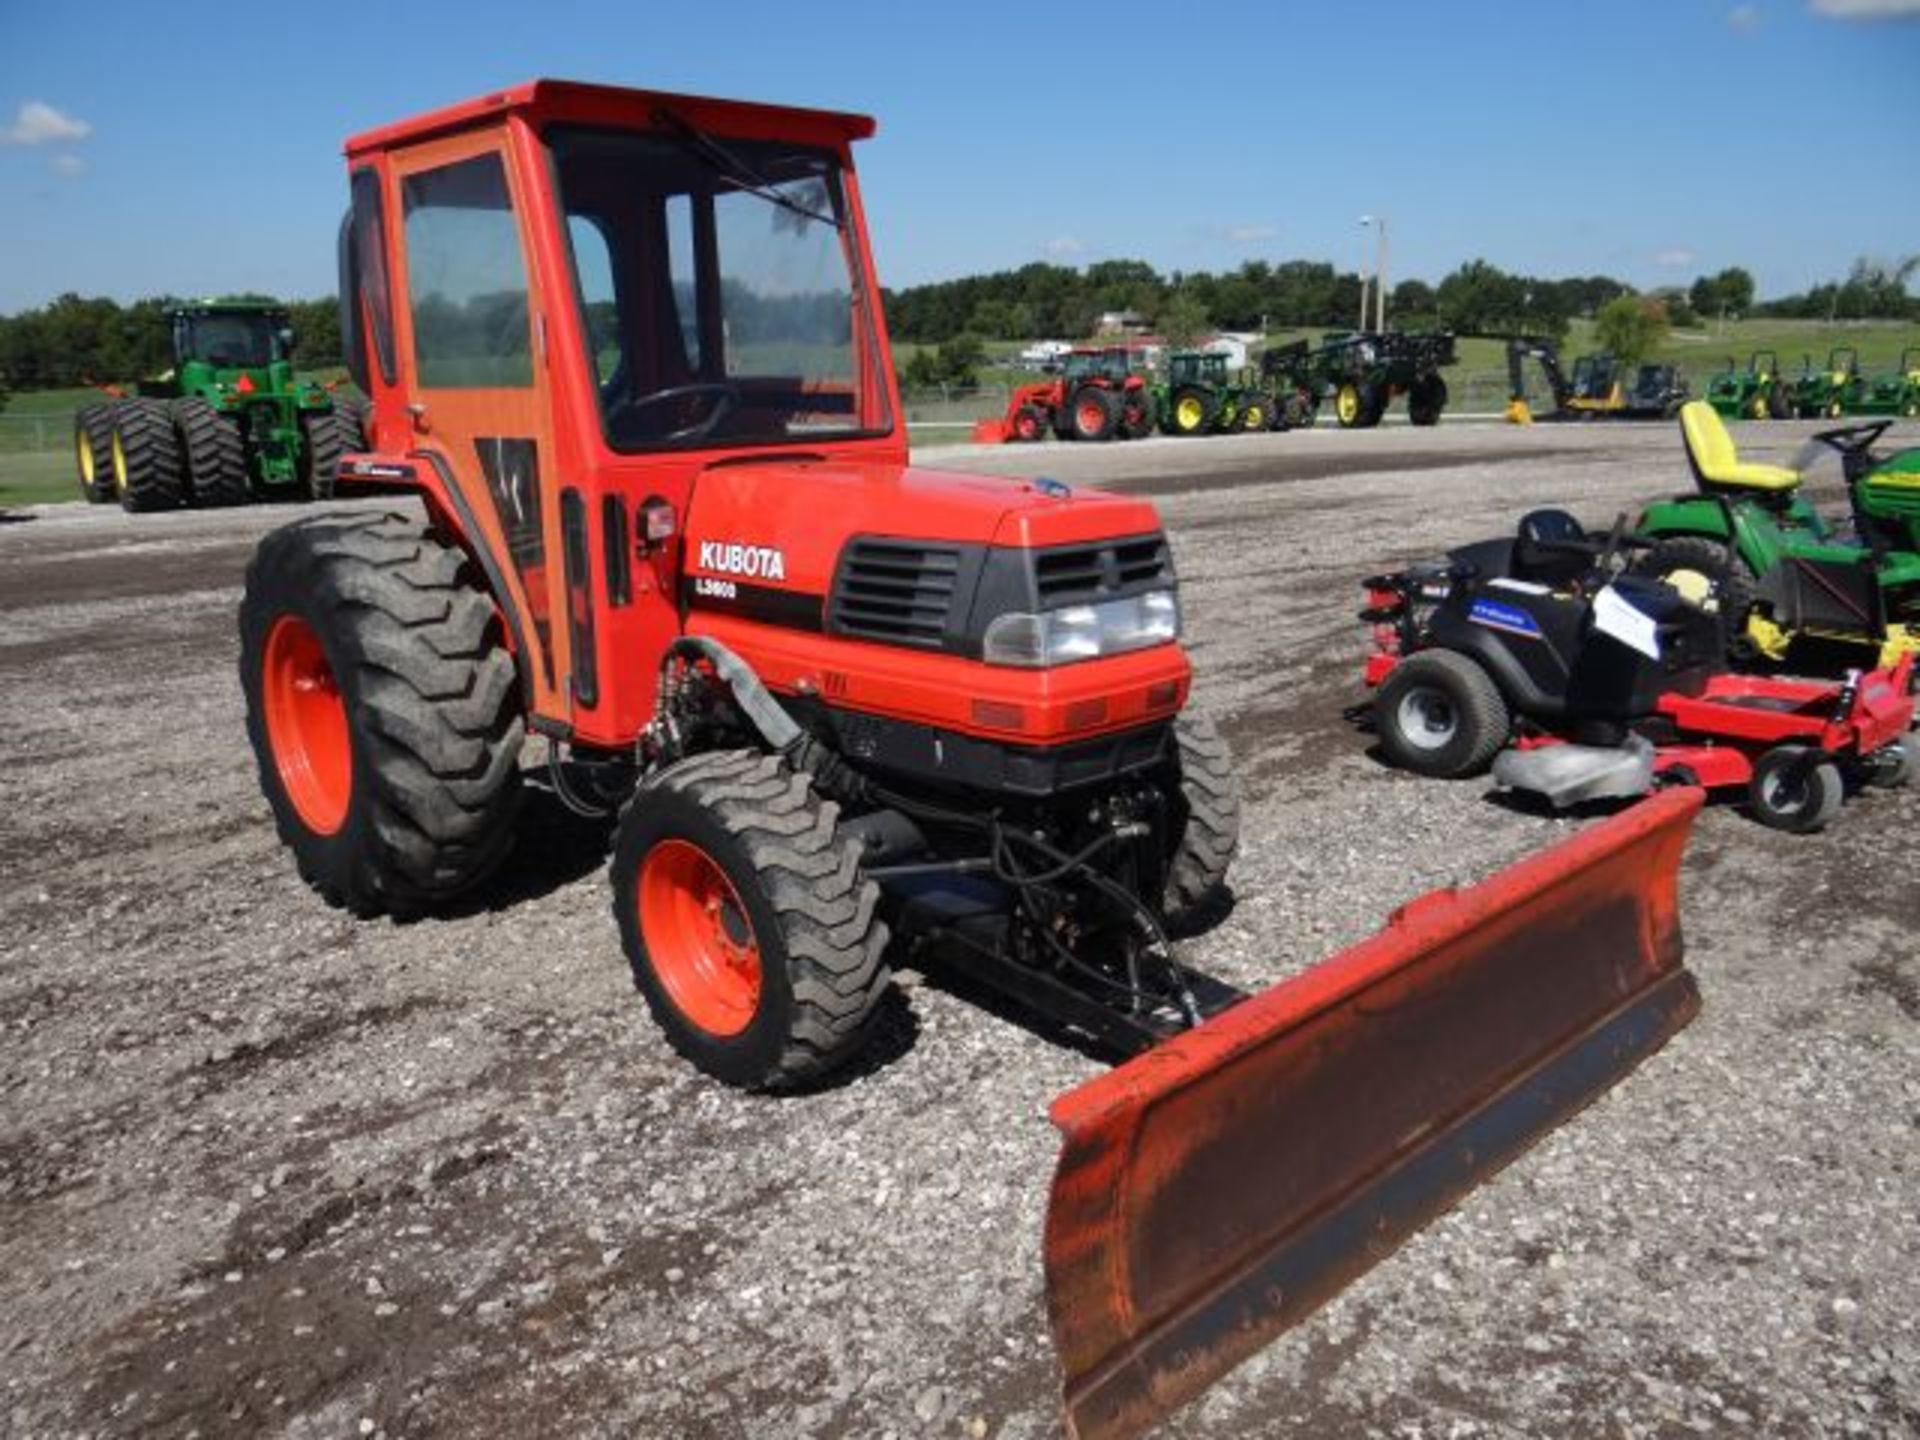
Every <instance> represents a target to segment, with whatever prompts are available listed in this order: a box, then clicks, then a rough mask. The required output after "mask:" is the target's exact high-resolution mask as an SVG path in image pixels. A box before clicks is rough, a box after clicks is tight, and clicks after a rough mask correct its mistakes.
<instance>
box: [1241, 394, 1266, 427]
mask: <svg viewBox="0 0 1920 1440" xmlns="http://www.w3.org/2000/svg"><path fill="white" fill-rule="evenodd" d="M1272 425H1273V411H1272V408H1271V407H1270V406H1269V404H1268V402H1267V399H1266V397H1265V396H1264V395H1254V396H1250V397H1249V398H1248V399H1247V401H1246V403H1244V404H1243V405H1242V406H1241V407H1240V428H1241V429H1242V430H1268V429H1271V428H1272Z"/></svg>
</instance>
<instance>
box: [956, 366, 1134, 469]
mask: <svg viewBox="0 0 1920 1440" xmlns="http://www.w3.org/2000/svg"><path fill="white" fill-rule="evenodd" d="M1135 353H1136V352H1134V351H1132V350H1129V349H1127V348H1126V347H1125V346H1120V345H1111V346H1108V347H1106V348H1104V349H1100V350H1091V349H1088V350H1074V351H1071V352H1069V353H1068V355H1067V356H1066V358H1065V360H1064V362H1063V363H1062V365H1061V370H1060V374H1059V375H1057V376H1055V377H1054V378H1053V379H1052V380H1042V381H1039V382H1037V383H1035V384H1032V385H1022V386H1020V387H1018V388H1017V389H1015V390H1014V392H1013V394H1012V395H1010V396H1009V397H1008V399H1007V412H1006V414H1005V415H1004V416H1003V417H1002V418H1001V419H999V420H982V421H980V422H979V424H977V425H975V426H974V427H973V438H974V439H975V440H976V441H978V442H980V443H982V444H988V445H995V444H999V443H1001V442H1002V441H1007V440H1019V441H1034V440H1043V439H1045V438H1046V436H1047V434H1048V432H1049V431H1051V432H1052V433H1053V434H1054V435H1056V436H1058V437H1059V438H1060V439H1062V440H1112V439H1115V438H1118V439H1121V440H1137V439H1139V438H1140V437H1141V436H1143V435H1149V434H1151V433H1153V423H1154V415H1155V411H1154V397H1153V392H1152V390H1151V388H1150V387H1149V385H1148V382H1147V379H1146V377H1145V376H1144V375H1142V374H1141V373H1140V372H1139V371H1138V370H1136V369H1135V368H1134V358H1135Z"/></svg>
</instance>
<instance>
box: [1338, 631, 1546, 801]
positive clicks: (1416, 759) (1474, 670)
mask: <svg viewBox="0 0 1920 1440" xmlns="http://www.w3.org/2000/svg"><path fill="white" fill-rule="evenodd" d="M1373 708H1374V714H1375V716H1376V717H1377V718H1378V721H1379V726H1380V748H1381V749H1382V750H1384V751H1386V753H1387V758H1388V759H1390V760H1392V761H1393V762H1394V764H1396V765H1398V766H1400V767H1401V768H1403V769H1406V770H1411V771H1413V773H1414V774H1416V775H1426V776H1429V777H1431V778H1433V779H1436V780H1458V779H1462V778H1464V777H1466V776H1469V775H1478V774H1479V773H1480V772H1481V771H1483V770H1485V769H1486V768H1487V766H1488V765H1489V764H1490V763H1492V761H1493V757H1494V756H1495V755H1498V754H1499V753H1500V751H1501V750H1502V749H1504V748H1505V747H1506V743H1507V740H1508V738H1509V737H1510V736H1511V734H1512V732H1513V719H1512V716H1511V715H1510V714H1509V712H1508V710H1507V702H1506V700H1505V698H1504V697H1503V696H1502V695H1501V694H1500V691H1499V689H1498V687H1496V686H1495V685H1494V683H1493V677H1492V676H1490V675H1489V674H1487V672H1486V671H1485V670H1484V669H1482V668H1481V667H1480V665H1479V664H1478V663H1476V662H1475V661H1473V660H1470V659H1469V658H1467V657H1466V656H1465V655H1460V654H1456V653H1455V652H1453V651H1451V650H1423V651H1421V652H1420V653H1419V654H1417V655H1414V656H1412V657H1411V658H1410V659H1407V660H1403V661H1401V662H1400V663H1399V664H1398V665H1396V666H1394V668H1393V673H1392V674H1390V675H1388V676H1387V678H1386V681H1385V683H1383V684H1382V685H1381V686H1380V693H1379V695H1378V696H1376V697H1375V699H1374V702H1373Z"/></svg>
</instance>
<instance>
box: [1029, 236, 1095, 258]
mask: <svg viewBox="0 0 1920 1440" xmlns="http://www.w3.org/2000/svg"><path fill="white" fill-rule="evenodd" d="M1040 248H1041V249H1042V250H1044V251H1046V252H1047V254H1049V255H1053V256H1056V257H1057V256H1061V255H1078V254H1079V253H1080V252H1081V251H1082V250H1085V249H1086V248H1087V247H1086V246H1084V245H1082V244H1081V243H1080V242H1079V240H1078V239H1076V238H1075V237H1074V236H1072V235H1056V236H1054V237H1053V239H1051V240H1049V241H1047V243H1046V244H1045V245H1042V246H1041V247H1040Z"/></svg>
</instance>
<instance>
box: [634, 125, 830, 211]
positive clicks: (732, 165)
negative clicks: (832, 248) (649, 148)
mask: <svg viewBox="0 0 1920 1440" xmlns="http://www.w3.org/2000/svg"><path fill="white" fill-rule="evenodd" d="M653 118H654V119H655V120H656V121H657V122H659V123H660V124H662V125H664V126H666V127H667V128H668V129H670V130H672V131H673V132H674V134H676V135H678V136H679V137H680V139H682V140H683V141H685V142H686V144H687V148H688V149H690V150H692V151H693V152H694V153H695V154H697V155H699V156H700V157H701V158H702V159H704V160H705V161H706V162H707V163H708V164H709V165H711V166H713V168H714V169H716V170H718V171H720V172H721V173H722V174H723V175H725V176H726V177H727V178H728V179H729V180H731V181H733V183H734V184H736V185H738V186H739V187H740V188H741V189H742V190H745V191H746V192H747V193H748V194H749V195H757V196H759V197H760V198H761V199H762V200H764V201H766V202H767V203H768V204H769V205H777V206H779V207H780V208H781V209H782V210H788V211H791V212H792V213H793V214H795V215H798V216H800V217H802V218H803V219H807V220H817V221H819V222H820V223H821V224H822V225H831V226H832V227H833V228H834V229H836V230H844V229H846V226H845V225H844V224H843V223H842V222H841V221H840V220H838V219H836V218H835V217H834V216H832V215H825V214H822V213H821V212H820V211H818V210H815V209H813V208H811V207H810V206H806V205H802V204H801V203H800V202H799V201H798V200H795V199H794V198H793V197H791V196H790V195H787V194H784V193H783V192H782V191H780V190H779V189H778V188H776V187H775V185H774V183H773V182H772V181H771V180H769V179H767V177H766V176H764V175H762V174H761V173H760V172H759V171H757V170H755V169H754V168H753V167H752V166H751V165H749V164H747V162H746V161H744V160H742V159H741V158H740V157H739V156H738V155H736V154H734V153H733V151H731V150H729V149H727V147H726V146H724V145H722V144H721V143H720V142H719V141H718V140H716V139H714V138H713V136H711V135H709V134H708V133H707V132H706V131H704V130H702V129H701V128H700V127H699V126H697V125H695V124H694V123H693V122H692V121H691V120H689V119H687V118H686V117H685V116H684V115H680V114H677V113H675V112H674V111H672V110H665V109H661V110H655V111H654V112H653Z"/></svg>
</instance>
